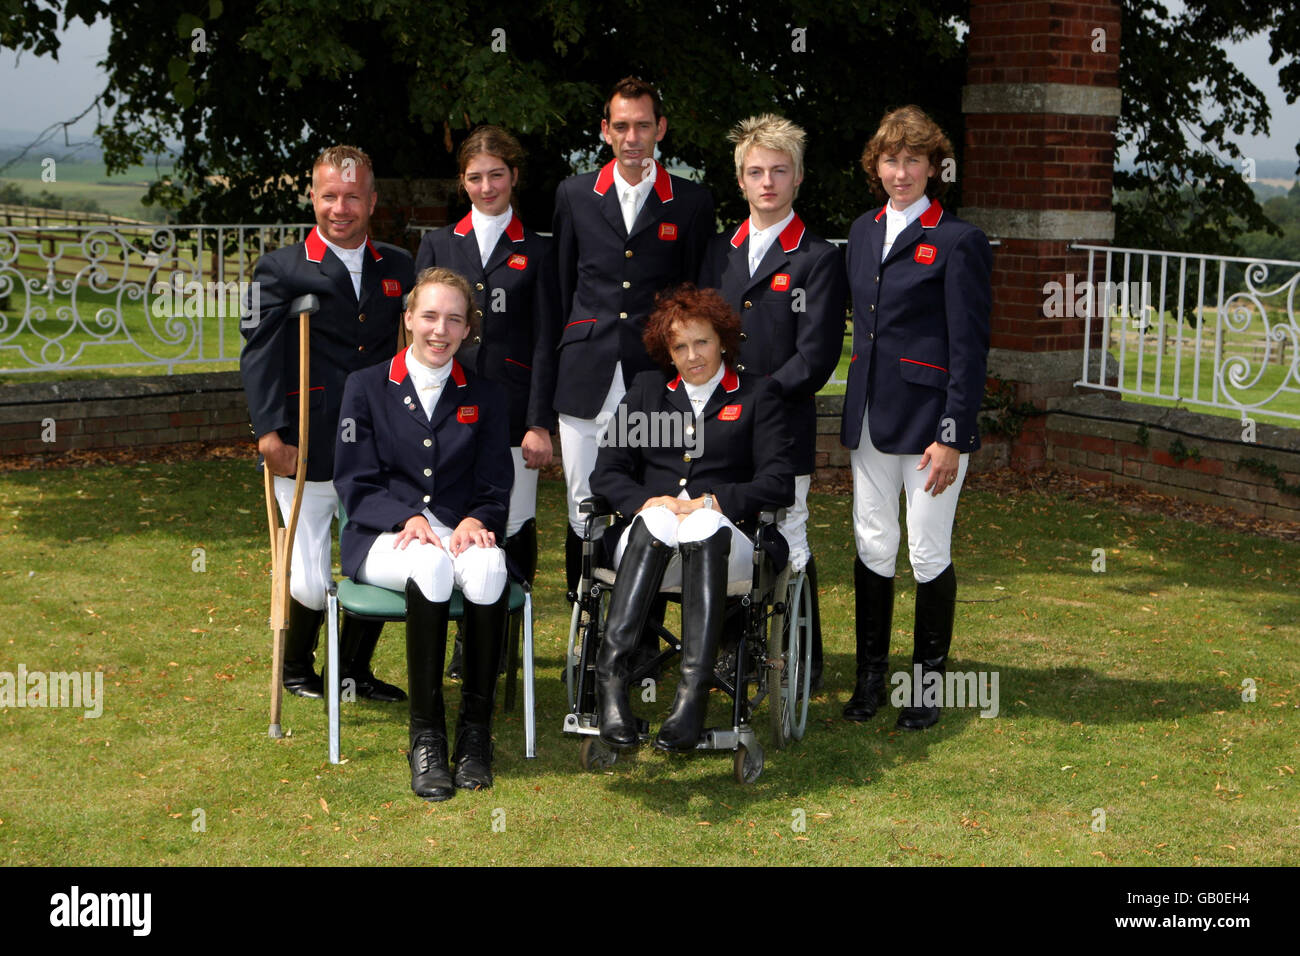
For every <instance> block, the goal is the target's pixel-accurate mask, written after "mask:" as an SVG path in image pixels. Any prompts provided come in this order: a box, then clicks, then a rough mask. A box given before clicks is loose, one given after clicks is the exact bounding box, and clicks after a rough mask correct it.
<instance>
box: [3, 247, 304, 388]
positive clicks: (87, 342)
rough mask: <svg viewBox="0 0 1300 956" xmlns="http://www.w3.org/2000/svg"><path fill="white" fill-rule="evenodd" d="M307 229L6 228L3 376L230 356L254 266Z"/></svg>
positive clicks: (169, 367)
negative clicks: (261, 258)
mask: <svg viewBox="0 0 1300 956" xmlns="http://www.w3.org/2000/svg"><path fill="white" fill-rule="evenodd" d="M310 228H311V226H310V225H210V226H209V225H203V226H181V225H126V224H105V225H80V226H66V225H63V226H34V227H33V226H10V227H0V374H15V373H28V372H56V371H66V370H90V369H115V368H127V367H156V368H158V369H159V370H160V371H166V372H167V373H169V374H170V373H171V372H173V371H175V370H176V369H177V368H183V367H186V366H194V365H200V364H207V363H214V362H229V361H233V360H235V359H237V358H238V356H239V347H240V343H241V339H240V335H239V321H240V304H239V297H241V296H242V295H243V294H244V293H245V292H246V290H247V284H248V283H249V282H250V281H251V280H252V272H253V265H254V263H256V261H257V259H258V257H259V256H260V255H262V253H264V252H267V251H269V250H271V249H274V248H277V247H279V246H283V245H286V244H291V243H295V242H300V241H302V239H303V237H304V236H305V235H306V232H307V230H309V229H310ZM214 305H215V308H213V306H214Z"/></svg>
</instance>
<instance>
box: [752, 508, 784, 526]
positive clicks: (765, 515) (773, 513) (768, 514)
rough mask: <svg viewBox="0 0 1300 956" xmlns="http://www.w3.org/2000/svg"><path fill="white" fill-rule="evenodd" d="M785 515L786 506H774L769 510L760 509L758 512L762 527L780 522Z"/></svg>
mask: <svg viewBox="0 0 1300 956" xmlns="http://www.w3.org/2000/svg"><path fill="white" fill-rule="evenodd" d="M784 517H785V509H784V508H773V509H771V510H769V511H760V512H759V513H758V524H759V526H760V527H762V526H764V525H773V524H776V523H777V522H779V521H780V520H781V519H783V518H784Z"/></svg>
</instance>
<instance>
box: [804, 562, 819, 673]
mask: <svg viewBox="0 0 1300 956" xmlns="http://www.w3.org/2000/svg"><path fill="white" fill-rule="evenodd" d="M804 574H806V575H808V585H807V586H808V598H809V607H811V608H812V628H811V632H812V674H811V675H809V683H808V692H809V693H810V694H815V693H817V692H818V691H819V690H821V689H822V605H821V600H820V599H819V598H818V596H817V559H816V558H814V557H813V556H812V555H809V556H808V564H807V565H806V566H805V567H804Z"/></svg>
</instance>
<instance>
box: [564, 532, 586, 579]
mask: <svg viewBox="0 0 1300 956" xmlns="http://www.w3.org/2000/svg"><path fill="white" fill-rule="evenodd" d="M581 576H582V537H581V536H580V535H578V534H576V533H574V530H573V528H572V526H570V525H569V523H568V522H567V521H566V522H565V524H564V586H565V587H566V588H568V590H569V592H570V593H572V592H574V591H575V590H577V587H578V578H579V577H581Z"/></svg>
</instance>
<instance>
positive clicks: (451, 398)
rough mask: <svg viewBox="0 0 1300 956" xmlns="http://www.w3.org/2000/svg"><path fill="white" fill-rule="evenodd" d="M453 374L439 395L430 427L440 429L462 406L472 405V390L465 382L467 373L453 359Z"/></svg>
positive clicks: (430, 417)
mask: <svg viewBox="0 0 1300 956" xmlns="http://www.w3.org/2000/svg"><path fill="white" fill-rule="evenodd" d="M451 361H452V366H451V374H450V375H448V376H447V380H446V381H445V382H444V383H443V386H442V392H441V393H440V394H439V395H438V402H437V404H435V405H434V406H433V414H432V415H431V416H429V427H430V428H434V429H436V428H438V426H440V425H441V424H442V423H443V422H444V421H445V420H446V418H447V416H448V415H450V414H451V413H452V412H454V411H455V410H456V409H457V408H459V407H460V406H462V405H472V404H473V401H472V398H473V396H472V395H471V394H470V392H471V389H470V388H469V385H468V383H467V382H466V381H465V373H464V372H463V371H462V370H461V367H460V363H459V362H458V361H457V360H456V359H452V360H451Z"/></svg>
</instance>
